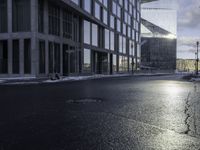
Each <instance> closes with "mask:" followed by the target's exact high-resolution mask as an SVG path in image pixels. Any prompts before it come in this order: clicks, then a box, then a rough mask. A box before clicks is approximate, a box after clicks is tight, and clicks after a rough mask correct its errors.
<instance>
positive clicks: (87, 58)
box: [83, 49, 91, 72]
mask: <svg viewBox="0 0 200 150" xmlns="http://www.w3.org/2000/svg"><path fill="white" fill-rule="evenodd" d="M83 55H84V59H83V61H84V63H83V65H84V66H83V68H84V72H91V51H90V49H84V54H83Z"/></svg>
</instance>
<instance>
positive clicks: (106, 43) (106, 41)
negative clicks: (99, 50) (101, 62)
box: [104, 29, 110, 49]
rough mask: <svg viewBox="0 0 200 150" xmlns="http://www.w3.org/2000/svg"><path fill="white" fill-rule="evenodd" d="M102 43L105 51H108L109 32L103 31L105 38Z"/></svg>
mask: <svg viewBox="0 0 200 150" xmlns="http://www.w3.org/2000/svg"><path fill="white" fill-rule="evenodd" d="M104 40H105V41H104V43H105V49H110V34H109V30H107V29H105V38H104Z"/></svg>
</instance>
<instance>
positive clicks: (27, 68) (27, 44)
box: [24, 39, 31, 74]
mask: <svg viewBox="0 0 200 150" xmlns="http://www.w3.org/2000/svg"><path fill="white" fill-rule="evenodd" d="M24 73H25V74H30V73H31V40H30V39H25V40H24Z"/></svg>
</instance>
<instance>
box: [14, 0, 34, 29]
mask: <svg viewBox="0 0 200 150" xmlns="http://www.w3.org/2000/svg"><path fill="white" fill-rule="evenodd" d="M30 14H31V12H30V0H13V1H12V16H13V21H12V22H13V23H12V26H13V27H12V28H13V32H20V31H23V32H27V31H30V30H31V29H30V28H31V20H30V18H31V17H30Z"/></svg>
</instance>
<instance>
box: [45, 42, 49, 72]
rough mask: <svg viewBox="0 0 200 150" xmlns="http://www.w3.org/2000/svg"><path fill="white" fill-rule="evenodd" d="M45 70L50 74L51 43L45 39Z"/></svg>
mask: <svg viewBox="0 0 200 150" xmlns="http://www.w3.org/2000/svg"><path fill="white" fill-rule="evenodd" d="M45 72H46V74H47V75H48V74H49V43H48V40H45Z"/></svg>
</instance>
